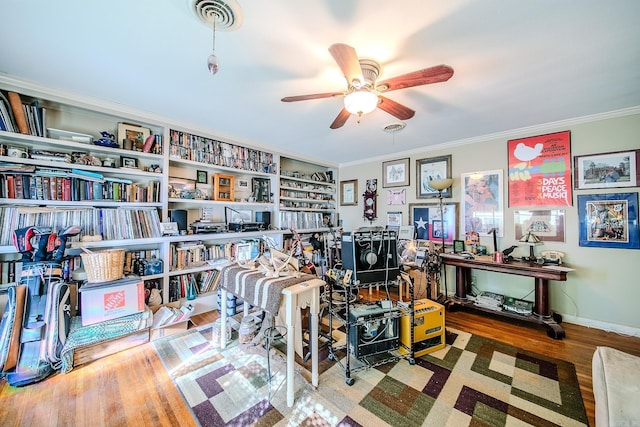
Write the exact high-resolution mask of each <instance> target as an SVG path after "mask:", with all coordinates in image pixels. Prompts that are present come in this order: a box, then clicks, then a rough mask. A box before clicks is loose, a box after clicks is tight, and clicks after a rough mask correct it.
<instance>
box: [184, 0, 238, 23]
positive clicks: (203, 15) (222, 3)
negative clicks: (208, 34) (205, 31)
mask: <svg viewBox="0 0 640 427" xmlns="http://www.w3.org/2000/svg"><path fill="white" fill-rule="evenodd" d="M188 1H189V6H190V8H191V11H192V12H193V13H194V14H195V15H196V17H197V18H198V19H199V20H200V21H201V22H202V23H203V24H205V25H206V26H207V27H208V28H211V26H212V24H213V20H214V19H215V20H216V31H218V30H220V31H234V30H237V29H238V28H240V26H241V25H242V9H241V8H240V5H239V4H238V2H237V1H235V0H188Z"/></svg>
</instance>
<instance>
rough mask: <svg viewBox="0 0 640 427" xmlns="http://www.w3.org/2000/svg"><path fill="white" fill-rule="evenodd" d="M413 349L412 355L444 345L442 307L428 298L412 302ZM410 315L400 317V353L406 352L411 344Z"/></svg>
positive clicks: (424, 352)
mask: <svg viewBox="0 0 640 427" xmlns="http://www.w3.org/2000/svg"><path fill="white" fill-rule="evenodd" d="M414 310H415V312H414V319H413V322H414V323H413V351H414V357H420V356H423V355H425V354H427V353H431V352H433V351H436V350H440V349H442V348H444V347H445V345H446V342H445V338H444V307H443V306H442V305H441V304H438V303H437V302H434V301H431V300H429V299H420V300H416V301H415V302H414ZM411 332H412V328H411V317H410V316H409V315H408V314H407V315H406V316H402V317H401V318H400V344H401V346H400V353H402V354H408V353H409V349H410V346H411Z"/></svg>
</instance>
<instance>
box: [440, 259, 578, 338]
mask: <svg viewBox="0 0 640 427" xmlns="http://www.w3.org/2000/svg"><path fill="white" fill-rule="evenodd" d="M440 256H441V258H442V263H443V264H445V265H451V266H454V267H456V294H455V296H454V298H452V299H450V300H449V301H448V304H449V307H450V308H452V307H453V306H455V305H461V306H464V307H472V308H474V309H476V310H479V311H485V312H488V313H493V314H496V315H500V316H506V317H510V318H513V319H518V320H522V321H525V322H532V323H537V324H540V325H544V326H546V327H547V335H549V336H550V337H551V338H554V339H562V338H564V337H565V333H564V329H563V328H562V326H560V323H561V322H562V316H560V315H559V314H558V313H554V312H552V311H551V309H550V308H549V280H557V281H566V280H567V272H569V271H573V270H572V269H571V268H565V267H562V266H555V265H554V266H541V265H537V264H530V263H527V262H520V261H511V262H508V263H496V262H493V261H491V260H485V259H467V258H464V257H462V256H460V255H456V254H441V255H440ZM474 269H475V270H485V271H492V272H494V273H504V274H515V275H517V276H527V277H533V278H534V281H535V300H534V304H533V313H532V314H531V315H529V316H525V315H521V314H517V313H511V312H508V311H496V310H492V309H489V308H484V307H480V306H477V305H475V304H474V303H473V301H471V300H469V299H467V294H468V293H469V292H470V291H471V270H474Z"/></svg>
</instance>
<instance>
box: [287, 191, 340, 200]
mask: <svg viewBox="0 0 640 427" xmlns="http://www.w3.org/2000/svg"><path fill="white" fill-rule="evenodd" d="M280 196H284V197H293V198H297V199H308V200H323V201H333V194H330V193H325V192H319V193H316V192H313V191H307V190H304V189H300V190H283V189H281V190H280Z"/></svg>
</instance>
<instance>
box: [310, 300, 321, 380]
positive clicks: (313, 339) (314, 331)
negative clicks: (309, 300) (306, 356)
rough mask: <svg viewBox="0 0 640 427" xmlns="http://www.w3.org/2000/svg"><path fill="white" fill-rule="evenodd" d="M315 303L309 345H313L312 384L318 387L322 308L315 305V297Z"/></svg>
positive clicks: (312, 306) (312, 309) (312, 310)
mask: <svg viewBox="0 0 640 427" xmlns="http://www.w3.org/2000/svg"><path fill="white" fill-rule="evenodd" d="M315 293H317V294H319V292H318V289H317V288H316V289H315V290H314V294H315ZM313 301H314V303H313V304H312V305H311V309H310V310H309V311H310V312H311V314H310V315H311V328H310V329H311V330H310V331H309V345H311V384H312V385H313V386H314V387H318V347H319V345H318V325H319V320H320V319H318V313H319V308H320V307H318V304H315V301H318V298H317V297H314V298H313Z"/></svg>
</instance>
